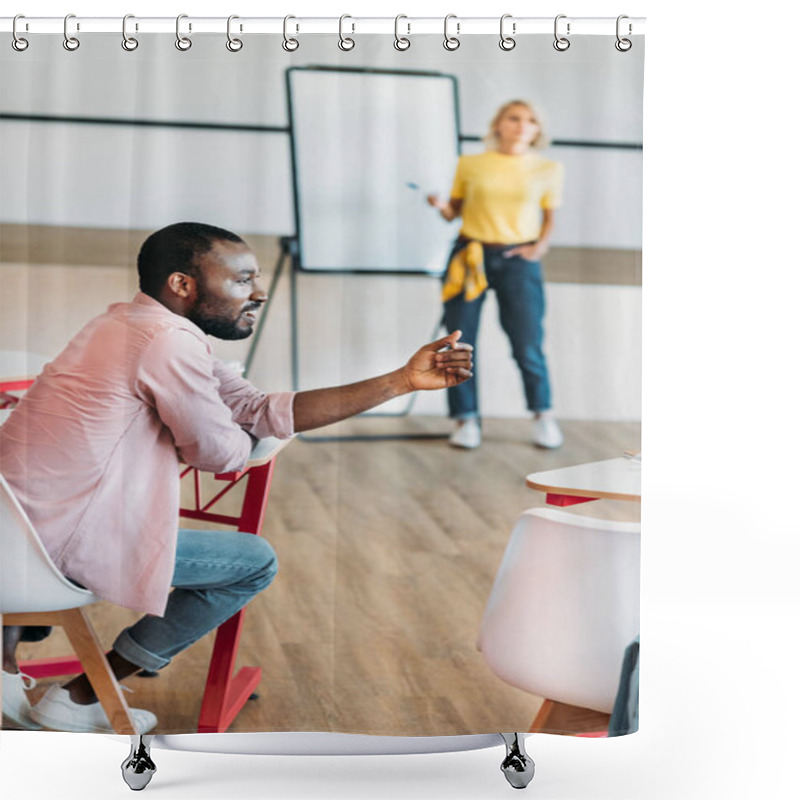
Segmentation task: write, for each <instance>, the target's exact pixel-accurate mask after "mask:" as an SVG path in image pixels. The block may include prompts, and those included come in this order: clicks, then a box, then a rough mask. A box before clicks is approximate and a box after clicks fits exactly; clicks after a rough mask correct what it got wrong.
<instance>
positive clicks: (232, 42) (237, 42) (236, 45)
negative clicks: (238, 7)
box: [225, 14, 244, 53]
mask: <svg viewBox="0 0 800 800" xmlns="http://www.w3.org/2000/svg"><path fill="white" fill-rule="evenodd" d="M235 19H239V17H237V16H236V14H231V15H230V16H229V17H228V41H227V42H225V47H227V48H228V50H230V51H231V53H238V52H239V51H240V50H241V49H242V48H243V47H244V42H243V41H242V40H241V39H235V38H234V37H233V36H231V22H233V20H235ZM241 29H242V28H241V26H239V30H241Z"/></svg>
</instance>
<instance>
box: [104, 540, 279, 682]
mask: <svg viewBox="0 0 800 800" xmlns="http://www.w3.org/2000/svg"><path fill="white" fill-rule="evenodd" d="M277 571H278V559H277V557H276V555H275V551H274V550H273V549H272V547H271V546H270V544H269V542H267V541H266V540H265V539H262V538H261V537H260V536H254V535H253V534H252V533H241V532H239V531H232V532H231V531H193V530H181V531H178V548H177V552H176V558H175V572H174V575H173V579H172V585H173V586H174V587H175V588H174V589H173V590H172V592H171V593H170V596H169V600H168V601H167V608H166V611H165V612H164V616H163V617H154V616H150V615H148V616H146V617H142V619H140V620H139V621H138V622H137V623H135V624H134V625H132V626H131V627H130V628H126V629H125V630H124V631H122V633H120V635H119V636H118V637H117V639H116V641H115V642H114V650H115V651H116V652H117V653H119V655H121V656H122V657H123V658H124V659H126V660H127V661H130V662H131V663H132V664H136V665H137V666H139V667H141V668H142V669H149V670H157V669H161V667H165V666H166V665H167V664H169V662H170V661H171V660H172V658H173V656H175V655H177V654H178V653H180V652H181V651H182V650H185V649H186V648H187V647H189V645H191V644H193V643H194V642H196V641H197V640H198V639H200V638H201V637H202V636H205V634H207V633H208V632H209V631H213V630H214V629H215V628H216V627H218V626H219V625H221V624H222V623H223V622H225V620H227V619H228V618H229V617H232V616H233V615H234V614H235V613H236V612H237V611H238V610H239V609H240V608H243V607H244V606H245V605H247V603H248V602H249V601H250V600H251V599H252V598H253V597H255V596H256V595H257V594H258V593H259V592H261V591H263V590H264V589H266V588H267V586H269V585H270V583H272V580H273V578H274V577H275V574H276V572H277Z"/></svg>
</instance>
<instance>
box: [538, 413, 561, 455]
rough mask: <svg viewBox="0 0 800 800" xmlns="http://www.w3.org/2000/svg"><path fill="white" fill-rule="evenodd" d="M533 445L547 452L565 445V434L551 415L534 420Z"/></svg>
mask: <svg viewBox="0 0 800 800" xmlns="http://www.w3.org/2000/svg"><path fill="white" fill-rule="evenodd" d="M533 443H534V444H535V445H536V446H537V447H544V448H545V449H547V450H555V449H556V448H558V447H561V445H562V444H564V434H563V433H561V428H559V427H558V423H557V422H556V420H555V417H553V416H552V415H551V414H542V415H541V416H539V417H536V418H535V419H534V420H533Z"/></svg>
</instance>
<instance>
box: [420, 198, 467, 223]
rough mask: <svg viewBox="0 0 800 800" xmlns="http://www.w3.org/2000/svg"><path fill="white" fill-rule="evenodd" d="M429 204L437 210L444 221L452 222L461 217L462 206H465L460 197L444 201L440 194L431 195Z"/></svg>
mask: <svg viewBox="0 0 800 800" xmlns="http://www.w3.org/2000/svg"><path fill="white" fill-rule="evenodd" d="M428 204H429V205H432V206H433V207H434V208H435V209H437V210H438V211H439V213H440V214H441V215H442V218H443V219H446V220H447V221H448V222H452V221H453V220H454V219H455V218H456V217H460V216H461V206H462V205H463V204H464V201H463V200H462V199H461V198H460V197H451V198H450V199H449V200H442V198H441V197H439V195H438V194H429V195H428Z"/></svg>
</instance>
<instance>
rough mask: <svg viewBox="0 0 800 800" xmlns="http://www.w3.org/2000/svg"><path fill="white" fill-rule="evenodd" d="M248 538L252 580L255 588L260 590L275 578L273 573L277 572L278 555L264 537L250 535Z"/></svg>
mask: <svg viewBox="0 0 800 800" xmlns="http://www.w3.org/2000/svg"><path fill="white" fill-rule="evenodd" d="M248 538H249V539H250V542H249V549H250V550H251V551H252V552H251V553H249V554H248V555H249V557H250V563H251V564H252V566H253V581H254V583H255V584H256V588H257V590H258V591H262V590H264V589H266V588H267V586H269V585H270V584H271V583H272V581H273V580H275V575H277V573H278V556H277V554H276V553H275V551H274V550H273V549H272V545H271V544H270V543H269V542H268V541H267V540H266V539H262V538H261V537H260V536H252V535H250V536H249V537H248Z"/></svg>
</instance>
